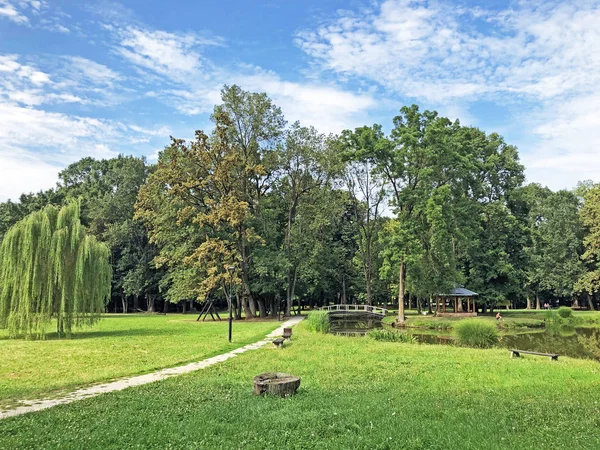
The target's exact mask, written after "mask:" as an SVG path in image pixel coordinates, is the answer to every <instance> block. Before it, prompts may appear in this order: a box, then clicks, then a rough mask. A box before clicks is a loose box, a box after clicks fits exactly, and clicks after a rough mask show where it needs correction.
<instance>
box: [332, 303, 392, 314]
mask: <svg viewBox="0 0 600 450" xmlns="http://www.w3.org/2000/svg"><path fill="white" fill-rule="evenodd" d="M320 309H321V310H323V311H348V312H354V311H356V312H368V313H371V314H377V315H380V316H385V315H386V314H387V309H385V308H380V307H378V306H371V305H329V306H323V307H321V308H320Z"/></svg>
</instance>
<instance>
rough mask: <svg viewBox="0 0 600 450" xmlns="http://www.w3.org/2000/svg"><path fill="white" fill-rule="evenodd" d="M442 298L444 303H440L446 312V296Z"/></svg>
mask: <svg viewBox="0 0 600 450" xmlns="http://www.w3.org/2000/svg"><path fill="white" fill-rule="evenodd" d="M442 298H443V299H444V300H443V302H444V303H442V308H444V312H446V297H442Z"/></svg>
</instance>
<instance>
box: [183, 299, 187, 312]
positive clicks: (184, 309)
mask: <svg viewBox="0 0 600 450" xmlns="http://www.w3.org/2000/svg"><path fill="white" fill-rule="evenodd" d="M186 305H187V303H186V301H185V300H184V301H183V311H182V313H183V314H185V313H186Z"/></svg>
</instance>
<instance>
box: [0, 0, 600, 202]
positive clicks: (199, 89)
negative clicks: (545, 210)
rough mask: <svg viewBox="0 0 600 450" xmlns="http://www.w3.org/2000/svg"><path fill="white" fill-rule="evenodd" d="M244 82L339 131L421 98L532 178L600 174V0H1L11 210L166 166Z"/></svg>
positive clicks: (558, 183)
mask: <svg viewBox="0 0 600 450" xmlns="http://www.w3.org/2000/svg"><path fill="white" fill-rule="evenodd" d="M233 83H235V84H239V85H240V86H242V87H243V88H244V89H247V90H253V91H261V92H267V93H268V94H269V95H270V96H271V98H273V100H274V101H275V102H276V103H277V104H278V105H279V106H281V107H282V109H283V111H284V113H285V115H286V118H287V120H288V121H289V122H293V121H295V120H300V121H301V123H303V124H305V125H314V126H315V127H317V128H318V129H319V130H320V131H322V132H326V133H336V132H339V131H341V130H342V129H344V128H353V127H356V126H360V125H364V124H372V123H381V124H382V125H384V127H385V129H386V130H389V128H390V125H391V120H392V118H393V116H394V115H395V114H396V113H397V112H398V110H399V108H400V107H401V106H402V105H404V104H411V103H417V104H419V105H421V107H422V108H423V109H425V108H428V109H436V110H438V111H439V112H440V113H441V114H443V115H446V116H448V117H450V118H452V119H455V118H459V119H460V120H461V122H462V123H463V124H468V125H474V126H477V127H480V128H482V129H484V130H485V131H487V132H492V131H496V132H498V133H500V134H502V135H503V136H504V137H505V138H506V140H507V141H508V142H509V143H511V144H515V145H517V146H518V147H519V150H520V154H521V158H522V161H523V162H524V164H525V165H526V167H527V177H528V180H529V181H535V182H540V183H542V184H545V185H548V186H550V187H551V188H554V189H559V188H571V187H573V186H574V185H575V184H576V182H577V181H578V180H584V179H593V180H595V181H600V176H598V174H599V173H600V152H599V151H598V149H597V145H598V143H599V142H600V114H599V111H600V87H599V86H600V0H563V1H544V2H542V1H536V0H529V1H512V2H508V1H499V0H493V1H486V2H483V1H481V2H471V1H464V2H457V1H449V0H438V1H426V0H383V1H366V0H365V1H363V0H351V1H338V0H315V1H313V0H302V1H301V0H294V1H292V0H270V1H264V2H261V1H254V0H237V1H234V0H220V1H212V0H203V1H187V2H186V1H178V0H171V1H168V2H165V1H141V0H140V1H129V2H125V1H124V2H110V1H106V2H103V1H99V2H75V1H72V2H70V1H49V0H0V201H1V200H5V199H6V198H13V199H14V198H17V197H18V195H19V194H20V193H21V192H29V191H36V190H39V189H44V188H48V187H51V186H53V185H54V184H55V183H56V179H57V172H58V171H59V170H60V169H61V168H63V167H65V166H66V165H67V164H69V163H71V162H73V161H76V160H78V159H80V158H82V157H84V156H93V157H96V158H102V157H111V156H114V155H117V154H119V153H125V154H135V155H145V156H147V157H148V158H149V159H150V160H153V159H155V158H156V155H157V153H158V151H159V150H160V149H162V148H163V147H164V145H165V144H167V143H168V140H169V135H173V136H176V137H181V138H191V137H192V136H193V131H194V130H195V129H209V128H210V121H209V120H208V118H209V115H210V111H211V110H212V106H213V105H214V104H215V103H217V102H218V101H219V90H220V88H221V87H222V85H223V84H233Z"/></svg>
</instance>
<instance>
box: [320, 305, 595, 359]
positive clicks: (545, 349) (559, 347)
mask: <svg viewBox="0 0 600 450" xmlns="http://www.w3.org/2000/svg"><path fill="white" fill-rule="evenodd" d="M382 326H383V325H382V324H381V320H380V319H377V318H370V317H364V316H361V317H352V316H350V317H348V316H344V317H331V333H334V334H341V335H346V336H364V335H365V334H366V333H367V332H368V331H369V330H371V329H373V328H381V327H382ZM405 332H406V333H410V334H412V335H413V336H414V337H415V338H416V339H417V341H418V342H420V343H423V344H450V345H451V344H453V343H454V337H453V335H452V332H451V331H434V330H423V329H408V330H407V331H405ZM498 345H499V346H500V347H504V348H507V349H508V348H515V349H519V350H529V351H535V352H542V353H558V354H559V355H562V356H569V357H572V358H591V359H596V360H598V361H600V329H599V328H586V327H577V328H575V327H572V326H566V325H564V326H561V327H557V328H555V329H546V330H541V331H527V332H513V333H503V334H501V336H500V340H499V342H498Z"/></svg>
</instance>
